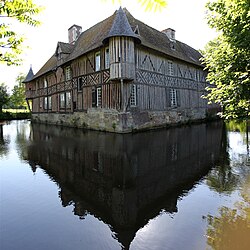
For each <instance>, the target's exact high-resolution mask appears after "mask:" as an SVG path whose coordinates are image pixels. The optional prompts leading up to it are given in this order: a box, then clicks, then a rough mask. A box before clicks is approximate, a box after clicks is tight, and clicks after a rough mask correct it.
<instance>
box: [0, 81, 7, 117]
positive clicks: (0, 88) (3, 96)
mask: <svg viewBox="0 0 250 250" xmlns="http://www.w3.org/2000/svg"><path fill="white" fill-rule="evenodd" d="M8 102H9V94H8V92H7V86H6V85H5V84H4V83H0V114H1V113H2V112H3V105H5V104H7V103H8Z"/></svg>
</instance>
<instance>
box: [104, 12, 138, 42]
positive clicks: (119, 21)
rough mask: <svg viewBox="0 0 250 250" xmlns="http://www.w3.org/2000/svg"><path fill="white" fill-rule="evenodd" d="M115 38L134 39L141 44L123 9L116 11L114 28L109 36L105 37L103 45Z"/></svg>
mask: <svg viewBox="0 0 250 250" xmlns="http://www.w3.org/2000/svg"><path fill="white" fill-rule="evenodd" d="M115 36H126V37H133V38H135V39H136V40H137V41H138V42H140V38H139V36H138V35H136V34H135V33H134V32H133V30H132V28H131V26H130V24H129V22H128V18H127V16H126V13H125V12H124V11H123V10H122V8H121V7H120V9H119V10H118V11H116V13H115V18H114V21H113V24H112V27H111V29H110V31H109V34H108V36H107V37H105V39H104V40H103V43H105V42H106V41H108V39H109V38H110V37H115Z"/></svg>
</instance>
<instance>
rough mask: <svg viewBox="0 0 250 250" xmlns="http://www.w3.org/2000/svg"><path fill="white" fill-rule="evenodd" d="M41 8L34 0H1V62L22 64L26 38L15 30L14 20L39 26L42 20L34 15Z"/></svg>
mask: <svg viewBox="0 0 250 250" xmlns="http://www.w3.org/2000/svg"><path fill="white" fill-rule="evenodd" d="M41 10H42V8H41V7H39V6H37V5H35V4H34V3H33V1H32V0H0V62H2V63H7V65H18V64H20V61H21V60H20V58H19V57H20V54H21V53H22V50H23V47H22V44H23V42H24V38H23V36H21V35H20V34H19V33H17V32H16V31H15V30H14V28H13V22H14V21H17V22H19V23H25V24H28V25H31V26H37V25H39V24H40V22H39V21H38V20H36V19H34V18H33V16H34V15H37V14H38V13H39V12H40V11H41Z"/></svg>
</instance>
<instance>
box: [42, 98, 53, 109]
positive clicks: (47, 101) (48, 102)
mask: <svg viewBox="0 0 250 250" xmlns="http://www.w3.org/2000/svg"><path fill="white" fill-rule="evenodd" d="M51 108H52V99H51V96H48V97H44V109H45V110H48V109H51Z"/></svg>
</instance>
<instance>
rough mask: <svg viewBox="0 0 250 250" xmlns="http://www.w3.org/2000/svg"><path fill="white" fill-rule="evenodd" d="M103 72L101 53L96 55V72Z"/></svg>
mask: <svg viewBox="0 0 250 250" xmlns="http://www.w3.org/2000/svg"><path fill="white" fill-rule="evenodd" d="M100 70H101V54H100V51H98V52H96V53H95V71H100Z"/></svg>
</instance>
